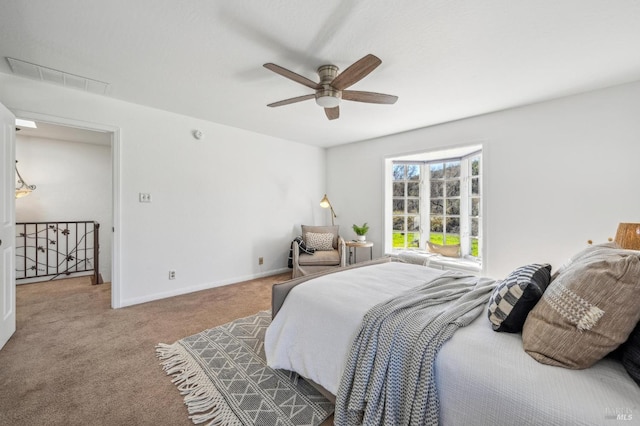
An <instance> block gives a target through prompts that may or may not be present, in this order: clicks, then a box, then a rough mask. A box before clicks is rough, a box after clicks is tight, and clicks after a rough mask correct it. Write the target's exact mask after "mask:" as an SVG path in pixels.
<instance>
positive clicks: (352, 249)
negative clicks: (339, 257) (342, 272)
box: [345, 241, 373, 265]
mask: <svg viewBox="0 0 640 426" xmlns="http://www.w3.org/2000/svg"><path fill="white" fill-rule="evenodd" d="M345 244H346V246H347V250H349V265H351V264H352V263H356V262H357V261H358V257H357V256H356V254H357V252H356V250H357V249H359V248H363V247H368V248H369V259H371V260H373V243H372V242H371V241H345ZM352 255H353V261H351V256H352Z"/></svg>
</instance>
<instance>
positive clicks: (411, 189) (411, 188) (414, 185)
mask: <svg viewBox="0 0 640 426" xmlns="http://www.w3.org/2000/svg"><path fill="white" fill-rule="evenodd" d="M394 195H395V194H394ZM407 196H409V197H419V196H420V182H409V183H407Z"/></svg>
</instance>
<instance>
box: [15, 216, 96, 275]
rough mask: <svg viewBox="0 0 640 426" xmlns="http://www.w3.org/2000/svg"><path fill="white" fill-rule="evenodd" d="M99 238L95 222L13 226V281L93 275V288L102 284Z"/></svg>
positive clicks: (31, 223)
mask: <svg viewBox="0 0 640 426" xmlns="http://www.w3.org/2000/svg"><path fill="white" fill-rule="evenodd" d="M99 236H100V224H99V223H98V222H95V221H65V222H18V223H16V280H23V279H29V278H40V277H42V278H49V279H50V280H55V279H56V278H59V277H61V276H64V278H68V277H69V276H70V275H72V274H76V275H88V274H87V272H92V273H93V277H92V282H93V284H102V277H101V276H100V272H99V261H98V258H99V256H98V254H99V247H100V244H99V242H100V237H99Z"/></svg>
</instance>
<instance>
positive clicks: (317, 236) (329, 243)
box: [305, 232, 334, 251]
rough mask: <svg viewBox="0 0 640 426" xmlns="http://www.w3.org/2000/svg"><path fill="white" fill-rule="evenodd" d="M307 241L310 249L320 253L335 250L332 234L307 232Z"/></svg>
mask: <svg viewBox="0 0 640 426" xmlns="http://www.w3.org/2000/svg"><path fill="white" fill-rule="evenodd" d="M305 240H306V242H307V245H308V246H309V247H310V248H313V249H316V250H319V251H323V250H333V249H334V248H333V234H330V233H316V232H307V234H306V236H305Z"/></svg>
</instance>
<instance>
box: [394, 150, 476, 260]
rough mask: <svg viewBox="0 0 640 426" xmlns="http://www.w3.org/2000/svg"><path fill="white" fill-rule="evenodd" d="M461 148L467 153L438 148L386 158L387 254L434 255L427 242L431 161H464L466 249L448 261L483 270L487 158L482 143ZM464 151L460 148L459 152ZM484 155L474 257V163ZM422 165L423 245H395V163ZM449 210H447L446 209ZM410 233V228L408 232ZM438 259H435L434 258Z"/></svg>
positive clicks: (462, 189) (462, 238) (462, 206)
mask: <svg viewBox="0 0 640 426" xmlns="http://www.w3.org/2000/svg"><path fill="white" fill-rule="evenodd" d="M461 150H462V151H463V152H464V154H461V155H460V154H459V155H456V156H454V155H451V154H452V152H456V151H455V150H434V151H430V152H426V153H420V154H413V155H408V156H398V157H390V158H387V159H386V167H385V184H386V186H385V187H386V190H385V235H384V238H385V244H384V246H385V253H387V254H390V255H392V256H394V255H398V254H400V253H402V252H410V253H411V254H414V255H415V254H418V255H419V254H424V255H425V256H433V254H432V253H429V252H428V250H427V248H426V241H427V240H428V239H429V238H430V234H431V208H430V207H431V200H430V197H431V184H430V168H429V165H430V164H434V163H446V162H447V161H458V160H459V161H461V164H460V245H461V250H462V257H461V258H447V259H446V262H445V263H447V264H461V265H462V267H463V269H466V268H468V269H471V270H480V269H481V266H482V257H483V253H482V247H483V232H482V229H483V220H484V218H483V214H482V213H483V204H484V190H483V182H482V175H483V173H482V168H483V165H484V159H483V155H482V146H481V145H475V146H473V147H463V148H461ZM459 151H460V150H458V152H459ZM476 157H480V169H479V175H478V179H479V182H478V183H479V188H480V193H479V196H480V209H479V211H478V216H477V217H478V236H477V239H478V256H477V257H474V256H471V248H472V243H471V239H472V238H473V237H472V236H471V220H472V217H475V216H471V199H472V197H473V194H472V186H471V185H472V176H471V165H472V160H473V159H474V158H476ZM399 163H404V164H420V165H421V170H420V191H421V193H420V199H421V203H420V230H419V232H420V243H421V244H420V247H419V248H402V249H398V248H394V247H393V233H394V230H393V198H394V197H393V183H394V180H393V166H394V165H395V164H399ZM445 213H446V211H445ZM405 232H410V231H408V230H407V231H405ZM431 260H434V259H431Z"/></svg>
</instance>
